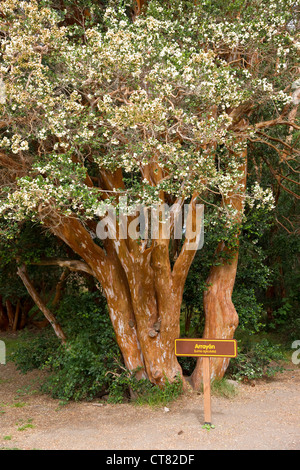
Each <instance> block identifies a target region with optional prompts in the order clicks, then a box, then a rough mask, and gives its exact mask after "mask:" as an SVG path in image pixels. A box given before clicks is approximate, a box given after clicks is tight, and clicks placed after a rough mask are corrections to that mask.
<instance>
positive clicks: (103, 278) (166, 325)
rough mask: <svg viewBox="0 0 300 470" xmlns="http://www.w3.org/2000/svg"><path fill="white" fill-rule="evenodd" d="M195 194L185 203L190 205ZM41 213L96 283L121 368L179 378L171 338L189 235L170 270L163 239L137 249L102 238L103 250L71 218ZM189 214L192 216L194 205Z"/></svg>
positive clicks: (190, 254)
mask: <svg viewBox="0 0 300 470" xmlns="http://www.w3.org/2000/svg"><path fill="white" fill-rule="evenodd" d="M196 197H197V196H196V195H194V197H193V198H192V201H191V203H190V208H195V204H196ZM45 212H46V213H47V215H46V216H45V217H43V211H42V210H41V211H40V217H41V218H42V219H43V222H44V223H45V224H46V225H47V226H48V227H49V228H51V230H52V231H53V233H54V234H55V235H56V236H58V237H59V238H61V239H62V240H64V241H65V242H66V243H67V244H68V245H69V246H70V247H71V248H72V250H73V251H75V252H76V253H77V254H78V255H79V256H81V258H82V260H84V262H85V263H86V269H89V272H90V273H91V274H92V275H94V276H95V277H96V279H97V280H98V281H99V282H100V284H101V287H102V289H103V291H104V293H105V296H106V299H107V303H108V308H109V315H110V319H111V322H112V325H113V328H114V331H115V334H116V339H117V343H118V345H119V348H120V350H121V353H122V355H123V358H124V362H125V365H126V367H127V368H128V369H129V370H131V371H134V370H136V369H139V372H138V374H137V377H138V378H142V377H148V378H149V380H150V381H151V382H153V383H155V384H157V385H159V386H163V384H164V383H165V381H166V379H167V380H168V381H169V382H173V381H174V379H175V378H176V377H177V376H180V377H182V370H181V367H180V365H179V363H178V361H177V357H176V356H175V339H176V338H178V337H179V335H180V307H181V302H182V294H183V287H184V283H185V279H186V276H187V274H188V270H189V267H190V265H191V263H192V260H193V258H194V255H195V249H192V248H191V249H189V248H190V247H189V244H190V243H193V240H188V239H186V241H185V243H184V245H183V248H182V251H181V253H180V254H179V256H178V258H177V260H176V263H175V265H174V268H173V271H172V270H171V266H170V259H169V249H168V245H169V240H168V239H160V238H159V239H157V240H155V241H152V245H151V247H150V248H145V247H144V248H141V247H140V245H139V244H138V243H137V241H136V240H130V239H126V240H125V239H116V240H110V239H106V240H104V245H105V251H104V250H103V249H102V248H100V247H99V246H98V245H97V244H96V243H95V242H94V241H93V239H92V237H91V236H90V234H89V232H88V231H87V230H86V229H85V228H84V227H83V225H82V224H81V223H80V221H79V220H78V219H76V218H75V217H66V216H61V215H60V214H58V213H57V212H54V211H53V212H52V213H50V212H49V211H48V210H47V211H45ZM191 214H192V215H191V217H196V211H195V210H193V211H191ZM199 230H200V229H199ZM197 236H198V235H197ZM192 246H193V245H192ZM84 262H81V269H82V267H83V265H84V264H85V263H84Z"/></svg>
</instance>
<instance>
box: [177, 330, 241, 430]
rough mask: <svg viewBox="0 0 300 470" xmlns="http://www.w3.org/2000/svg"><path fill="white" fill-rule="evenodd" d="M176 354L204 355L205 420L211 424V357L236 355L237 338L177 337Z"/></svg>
mask: <svg viewBox="0 0 300 470" xmlns="http://www.w3.org/2000/svg"><path fill="white" fill-rule="evenodd" d="M175 355H176V356H188V357H202V358H203V363H202V366H203V367H202V370H203V397H204V421H205V424H209V425H210V424H211V393H210V358H211V357H228V358H230V357H236V356H237V343H236V340H235V339H194V338H191V339H190V338H180V339H175Z"/></svg>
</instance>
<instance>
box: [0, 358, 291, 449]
mask: <svg viewBox="0 0 300 470" xmlns="http://www.w3.org/2000/svg"><path fill="white" fill-rule="evenodd" d="M38 377H39V374H38V373H37V372H33V373H30V374H28V375H26V376H23V375H20V374H19V373H18V372H17V371H16V370H15V367H14V365H13V364H12V363H8V364H7V365H6V366H3V365H0V405H1V406H0V448H18V449H24V450H29V449H41V450H42V449H50V450H55V449H64V450H67V449H87V450H89V449H94V450H98V449H106V450H145V449H146V450H170V449H172V450H197V449H199V450H201V449H207V450H210V449H214V450H218V449H220V450H221V449H231V450H236V449H253V450H254V449H268V450H272V449H285V450H300V419H299V418H300V394H299V391H300V369H299V368H296V367H295V366H291V367H290V368H289V370H286V371H285V372H284V373H283V374H279V375H278V376H277V377H276V378H275V379H273V380H271V381H268V382H265V381H259V382H258V383H256V385H255V386H254V387H253V386H250V385H239V393H238V395H237V396H235V397H234V398H232V399H227V398H222V397H212V413H213V424H214V425H215V428H214V429H210V430H209V431H208V430H206V429H203V428H202V425H203V396H202V395H198V394H195V393H193V394H191V395H189V396H184V397H182V398H180V399H179V400H177V401H176V402H175V403H171V404H170V405H169V406H168V408H169V411H165V410H164V408H163V407H161V408H158V409H151V408H149V407H136V406H134V405H129V404H124V405H109V404H106V403H105V404H102V405H100V404H99V403H96V402H95V403H93V404H92V403H71V404H69V405H67V406H64V407H59V402H58V401H57V400H53V399H51V398H49V397H47V396H43V395H41V394H40V393H38V392H37V391H36V390H35V389H36V388H37V380H38Z"/></svg>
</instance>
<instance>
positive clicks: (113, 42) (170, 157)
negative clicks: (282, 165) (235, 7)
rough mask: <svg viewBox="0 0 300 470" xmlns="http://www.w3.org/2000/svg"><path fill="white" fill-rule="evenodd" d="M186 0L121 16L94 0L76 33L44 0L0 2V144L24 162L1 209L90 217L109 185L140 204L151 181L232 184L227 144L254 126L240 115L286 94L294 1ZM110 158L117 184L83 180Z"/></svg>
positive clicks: (181, 186) (235, 176)
mask: <svg viewBox="0 0 300 470" xmlns="http://www.w3.org/2000/svg"><path fill="white" fill-rule="evenodd" d="M48 3H50V2H48ZM184 3H186V5H185V6H184ZM199 3H200V4H201V5H199V6H197V5H196V6H194V5H193V6H191V5H190V6H189V7H190V12H189V15H188V16H187V15H186V14H182V15H180V11H181V10H183V9H185V8H188V6H187V5H188V4H189V2H182V3H181V2H174V4H176V7H177V15H174V14H173V13H172V12H171V10H169V9H164V8H163V7H162V6H161V2H156V1H151V2H149V5H148V9H147V13H146V14H145V15H141V16H139V17H138V18H137V19H136V20H135V21H134V22H132V21H131V19H130V18H128V17H127V16H126V14H125V13H124V11H122V10H117V9H116V8H112V7H111V8H107V10H106V12H105V15H104V18H103V24H101V25H95V24H94V25H93V24H91V25H86V26H85V28H84V29H83V31H80V35H81V34H82V36H81V37H80V35H79V31H78V30H77V29H76V27H68V26H62V24H63V16H64V13H63V12H57V11H55V10H53V9H51V8H50V7H49V6H47V5H46V4H47V2H39V1H37V0H33V1H30V2H27V1H21V2H20V1H17V0H6V1H3V2H1V6H0V12H1V20H0V22H1V23H0V24H1V27H0V28H1V33H2V36H1V68H0V73H1V76H2V82H3V84H4V86H5V99H4V100H2V102H1V103H0V111H1V116H2V117H1V136H0V147H1V148H2V150H3V152H4V154H5V155H11V156H14V155H15V157H14V158H15V159H19V160H20V161H21V162H22V163H23V164H24V166H25V167H26V171H25V173H26V174H24V172H23V176H22V177H21V178H19V179H18V180H17V182H16V184H15V185H14V186H13V187H10V188H9V189H7V190H3V191H2V192H3V195H4V196H5V197H4V199H3V202H2V205H1V209H0V210H1V212H2V213H5V214H6V216H7V217H10V218H14V219H17V220H20V219H23V218H24V217H30V218H34V217H35V216H36V214H37V207H38V206H39V205H40V204H43V205H49V206H54V207H56V208H59V210H61V211H62V212H63V213H65V214H77V215H78V216H79V217H81V218H93V217H94V216H95V214H96V212H97V210H98V208H99V205H100V204H101V202H103V201H104V200H107V199H109V200H110V201H112V200H114V199H115V198H116V197H117V196H118V195H120V193H126V194H127V195H128V196H129V198H130V199H131V200H132V201H135V202H136V201H138V202H139V203H143V204H151V203H153V202H155V201H157V200H158V199H159V198H160V195H161V194H162V193H161V191H164V192H165V193H168V194H171V195H173V196H176V197H178V198H181V197H182V198H187V197H189V196H191V195H192V193H193V191H197V193H198V194H200V196H201V195H204V194H205V193H207V191H208V192H211V193H212V194H220V195H221V196H222V197H223V198H224V197H225V198H226V196H227V195H228V194H229V192H230V191H232V187H233V186H234V188H235V191H237V192H238V191H239V186H238V183H237V182H238V180H239V177H240V172H239V169H240V165H241V162H240V158H239V156H238V155H239V152H238V150H239V148H241V146H244V145H245V142H246V139H247V137H248V136H251V135H254V133H255V130H256V128H255V124H254V125H253V124H250V121H249V120H248V119H247V115H248V116H249V115H250V114H251V113H252V112H253V110H254V109H255V108H257V107H259V106H261V105H262V104H265V103H269V106H270V107H272V108H273V109H274V114H275V115H276V113H277V115H279V114H280V110H282V109H285V108H286V107H288V106H289V104H290V103H291V102H292V98H291V96H290V89H289V87H288V86H287V85H291V84H292V83H291V72H290V70H291V66H292V63H293V60H294V59H295V58H296V48H297V45H296V43H295V40H294V37H293V3H294V2H293V1H291V0H281V1H279V2H278V1H277V2H273V1H272V2H251V5H252V6H251V7H248V8H246V9H245V12H244V14H243V16H242V17H241V15H240V14H238V15H236V16H235V15H231V17H230V15H228V17H227V18H224V19H223V20H222V19H221V18H220V17H218V14H217V8H216V12H215V17H214V16H213V15H212V12H211V11H210V10H211V8H212V7H210V2H199ZM253 11H255V17H256V20H255V21H254V20H253V17H252V14H253ZM178 12H179V13H178ZM257 18H259V20H258V21H257ZM118 168H122V170H123V174H124V177H125V176H126V175H128V181H129V184H126V178H124V182H125V183H124V185H123V186H122V187H119V188H114V187H111V188H110V190H107V189H106V191H101V183H100V184H96V185H94V186H93V187H92V185H87V184H86V174H87V172H88V173H89V174H90V175H91V177H92V178H93V177H94V178H97V177H98V175H99V174H100V173H101V171H110V172H114V171H116V169H118ZM258 193H259V192H258V191H257V190H256V194H258ZM261 195H263V196H264V197H266V200H267V201H271V196H270V194H269V193H268V192H267V193H266V192H262V191H260V196H261Z"/></svg>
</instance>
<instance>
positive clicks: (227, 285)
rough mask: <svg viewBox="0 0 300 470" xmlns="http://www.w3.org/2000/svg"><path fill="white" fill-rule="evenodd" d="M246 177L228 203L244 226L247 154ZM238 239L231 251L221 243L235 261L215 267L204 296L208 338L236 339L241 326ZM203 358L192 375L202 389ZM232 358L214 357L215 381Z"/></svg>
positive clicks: (221, 249)
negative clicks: (236, 292)
mask: <svg viewBox="0 0 300 470" xmlns="http://www.w3.org/2000/svg"><path fill="white" fill-rule="evenodd" d="M240 171H241V172H242V175H243V176H242V178H241V180H240V181H238V185H239V186H241V188H240V189H239V192H237V191H235V188H233V190H232V193H231V194H229V195H228V197H227V198H226V200H225V201H224V204H225V205H228V206H231V207H232V208H234V209H236V211H237V214H236V215H235V219H234V222H237V223H239V224H240V223H241V220H242V213H243V203H244V195H245V191H246V178H247V151H246V150H244V152H243V153H242V154H241V166H240ZM238 244H239V241H238V238H237V240H236V247H235V249H229V248H228V247H226V246H225V244H224V243H220V245H219V247H218V249H217V252H219V253H220V252H223V253H226V254H227V255H228V256H229V257H230V258H231V259H230V261H228V262H225V263H224V264H222V265H218V266H212V268H211V270H210V273H209V276H208V279H207V286H208V287H207V290H206V291H205V293H204V299H203V304H204V312H205V328H204V334H203V337H204V338H209V339H213V338H220V339H232V338H233V336H234V332H235V330H236V328H237V326H238V314H237V312H236V310H235V307H234V305H233V302H232V292H233V288H234V283H235V277H236V272H237V265H238ZM202 362H203V361H202V358H199V359H198V360H197V365H196V367H195V370H194V371H193V374H192V384H193V387H194V388H195V389H198V388H199V386H200V384H201V383H202V370H203V364H202ZM228 364H229V359H227V358H211V368H210V370H211V379H220V378H222V377H223V376H224V373H225V371H226V369H227V367H228Z"/></svg>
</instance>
